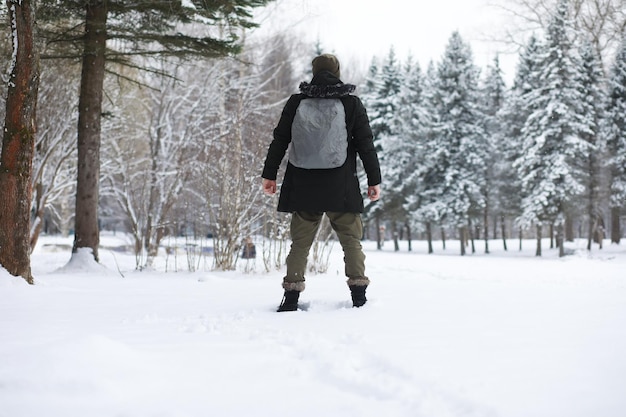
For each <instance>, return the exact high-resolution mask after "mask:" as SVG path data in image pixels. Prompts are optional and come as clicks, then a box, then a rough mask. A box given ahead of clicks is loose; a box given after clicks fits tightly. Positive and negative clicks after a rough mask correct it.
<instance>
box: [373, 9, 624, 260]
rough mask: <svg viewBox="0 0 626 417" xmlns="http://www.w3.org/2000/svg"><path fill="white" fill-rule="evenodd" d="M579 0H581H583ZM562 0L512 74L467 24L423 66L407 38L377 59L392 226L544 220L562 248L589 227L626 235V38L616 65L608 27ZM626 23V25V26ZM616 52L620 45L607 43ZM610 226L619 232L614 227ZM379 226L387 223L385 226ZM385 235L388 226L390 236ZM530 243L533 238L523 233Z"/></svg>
mask: <svg viewBox="0 0 626 417" xmlns="http://www.w3.org/2000/svg"><path fill="white" fill-rule="evenodd" d="M576 4H577V3H576ZM571 12H572V2H570V1H567V0H560V1H558V3H557V4H556V6H555V8H554V9H553V10H552V13H551V16H552V17H551V19H550V20H549V22H547V27H546V28H545V30H543V31H542V32H541V34H540V35H532V36H530V38H529V39H528V41H527V42H526V44H525V45H524V47H523V49H522V51H521V53H520V55H519V63H518V66H517V71H516V74H515V79H514V82H513V85H512V86H511V87H510V88H507V87H506V84H505V82H504V81H503V76H502V71H501V69H500V66H499V62H498V58H497V57H496V58H495V59H494V61H493V64H492V65H490V66H489V68H487V71H485V73H484V74H481V71H480V70H479V68H477V66H476V65H475V64H474V63H473V57H472V52H471V49H470V47H469V45H468V44H467V43H465V42H464V41H463V39H462V38H461V36H460V35H459V33H456V32H455V33H453V34H452V36H451V38H450V40H449V43H448V45H447V47H446V50H445V53H444V55H443V57H442V59H441V60H440V61H439V62H438V63H436V64H435V63H429V65H428V67H427V68H426V70H422V68H421V67H420V65H419V64H418V63H417V62H413V60H411V59H410V58H409V59H408V60H407V61H406V62H405V63H400V62H399V61H398V59H397V57H396V55H395V52H394V50H393V48H392V49H391V50H390V52H389V54H388V56H386V57H385V58H384V59H379V58H378V57H375V58H374V60H373V61H372V65H371V67H370V70H369V73H368V76H367V82H366V88H367V91H366V94H365V95H364V100H365V103H366V106H367V108H368V112H369V115H370V119H371V124H372V128H373V131H374V135H375V142H376V143H377V144H378V147H379V149H380V156H381V160H382V166H383V178H384V182H385V183H384V189H385V196H384V198H383V199H382V201H381V202H380V203H376V204H372V205H370V206H369V207H368V211H367V216H368V219H369V220H370V221H373V222H375V224H377V225H378V226H380V225H381V224H386V225H387V226H390V227H389V228H388V229H387V230H389V229H390V230H391V232H392V236H393V237H394V239H396V243H395V244H396V249H397V248H398V244H397V238H398V236H400V235H401V234H402V233H404V232H407V233H409V236H410V232H411V231H413V232H420V233H423V234H424V235H425V237H426V239H427V240H428V242H429V252H432V251H433V247H432V239H433V234H434V233H438V234H439V236H440V237H441V238H442V239H444V242H445V236H446V232H448V234H450V235H455V236H456V237H458V238H459V240H460V242H461V254H465V253H466V247H469V246H471V251H472V252H474V251H475V250H476V248H475V241H476V240H478V239H482V240H484V251H485V252H489V239H494V238H496V237H497V236H498V235H499V236H500V237H501V238H502V239H503V243H504V247H505V249H506V248H507V242H506V239H507V237H510V236H512V235H514V234H516V235H519V236H520V237H521V236H523V235H525V234H526V233H527V232H526V231H527V230H529V229H532V230H535V231H536V237H537V252H536V253H537V255H541V250H542V248H541V238H542V237H544V236H546V235H547V236H550V237H554V242H555V243H554V244H556V246H557V247H558V248H559V253H560V254H561V255H563V254H564V245H563V241H564V240H566V239H567V240H571V239H573V238H574V235H575V229H578V230H579V231H580V232H581V233H582V234H583V235H584V236H585V237H586V238H587V240H588V245H587V247H588V249H591V246H592V242H593V241H596V242H598V243H599V244H600V245H601V244H602V239H603V238H604V235H605V233H608V235H609V236H610V239H611V242H613V243H619V242H620V239H621V235H622V230H621V221H622V218H621V217H622V216H623V213H624V208H625V207H626V39H625V40H624V41H623V42H622V44H621V45H620V46H619V48H618V50H617V51H611V52H612V54H608V51H607V56H611V57H612V58H611V59H612V63H611V65H609V66H608V67H609V69H608V70H607V71H606V73H605V71H603V57H602V56H601V55H599V48H598V39H599V37H596V38H595V39H594V38H591V37H589V36H588V35H589V32H588V31H585V30H583V29H581V27H580V25H576V24H575V21H574V20H573V19H572V16H571ZM622 29H623V28H622ZM604 59H607V58H606V57H604ZM605 229H607V230H606V232H605ZM376 230H377V231H378V230H381V228H380V227H376ZM379 241H380V239H379ZM520 244H521V240H520Z"/></svg>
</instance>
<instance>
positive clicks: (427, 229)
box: [426, 222, 433, 253]
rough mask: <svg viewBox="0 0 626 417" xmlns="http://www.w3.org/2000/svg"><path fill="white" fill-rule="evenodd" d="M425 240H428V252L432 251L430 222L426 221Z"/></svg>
mask: <svg viewBox="0 0 626 417" xmlns="http://www.w3.org/2000/svg"><path fill="white" fill-rule="evenodd" d="M426 240H428V253H433V232H432V226H431V224H430V222H427V223H426Z"/></svg>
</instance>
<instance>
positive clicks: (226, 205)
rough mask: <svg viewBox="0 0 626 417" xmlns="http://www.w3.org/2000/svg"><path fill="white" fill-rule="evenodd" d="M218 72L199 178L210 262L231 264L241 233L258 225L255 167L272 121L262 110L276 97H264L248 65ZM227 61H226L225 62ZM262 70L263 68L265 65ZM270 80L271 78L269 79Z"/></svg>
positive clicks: (231, 266)
mask: <svg viewBox="0 0 626 417" xmlns="http://www.w3.org/2000/svg"><path fill="white" fill-rule="evenodd" d="M226 64H227V63H225V62H222V63H221V65H223V70H224V73H225V74H226V76H225V77H223V78H221V81H220V86H219V91H221V92H222V93H223V94H222V96H221V98H220V101H219V102H218V106H219V107H218V113H217V115H216V116H217V118H218V120H217V121H216V123H213V125H214V126H217V130H216V131H215V134H214V136H213V137H212V138H210V140H209V141H208V142H207V143H206V151H205V153H206V155H207V156H208V157H209V158H210V159H208V163H207V164H206V165H204V171H203V174H202V178H203V179H204V180H205V182H204V187H203V190H204V193H205V194H204V196H205V198H206V201H207V204H208V214H209V219H210V222H211V226H212V231H213V246H214V257H215V258H214V261H215V267H216V268H218V269H222V270H231V269H234V268H235V264H236V261H237V257H238V256H237V255H238V250H239V248H240V246H241V242H242V241H243V239H244V238H245V237H246V236H248V235H251V234H254V233H255V232H256V231H258V230H259V229H260V226H261V224H260V221H261V218H262V213H263V211H262V203H261V202H260V199H261V187H260V185H259V179H258V178H259V177H258V175H259V174H258V173H259V172H260V171H259V170H260V166H261V164H262V161H261V160H260V158H259V156H260V155H263V153H264V148H265V143H266V138H267V137H268V136H269V134H270V132H271V129H272V127H273V125H272V123H273V122H274V120H273V119H269V120H268V117H267V115H268V112H269V111H271V110H272V109H274V111H276V109H277V105H276V103H273V104H272V103H267V99H266V93H265V91H266V88H267V83H268V82H269V81H265V82H262V81H261V77H259V73H258V72H257V71H254V67H252V66H248V65H245V64H237V65H234V67H233V69H232V70H231V71H230V72H227V68H226ZM228 64H232V63H228ZM266 70H267V69H266ZM269 80H271V78H270V79H269Z"/></svg>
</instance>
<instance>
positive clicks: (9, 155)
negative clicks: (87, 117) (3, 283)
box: [0, 0, 39, 284]
mask: <svg viewBox="0 0 626 417" xmlns="http://www.w3.org/2000/svg"><path fill="white" fill-rule="evenodd" d="M7 8H8V10H9V21H10V22H11V33H12V39H11V41H12V45H13V54H12V62H11V70H10V74H9V86H8V91H7V100H6V114H5V122H4V134H3V136H2V153H1V155H0V190H2V191H1V192H2V198H1V199H0V265H1V266H3V267H4V268H5V269H6V270H7V271H8V272H9V273H10V274H12V275H15V276H21V277H22V278H24V279H25V280H26V281H27V282H28V283H29V284H33V283H34V280H33V276H32V272H31V268H30V240H29V236H30V204H31V200H32V186H31V178H32V163H33V155H34V150H35V133H36V130H37V129H36V107H37V93H38V89H39V52H38V50H37V47H36V45H35V6H34V4H33V2H31V1H30V0H20V1H17V0H7Z"/></svg>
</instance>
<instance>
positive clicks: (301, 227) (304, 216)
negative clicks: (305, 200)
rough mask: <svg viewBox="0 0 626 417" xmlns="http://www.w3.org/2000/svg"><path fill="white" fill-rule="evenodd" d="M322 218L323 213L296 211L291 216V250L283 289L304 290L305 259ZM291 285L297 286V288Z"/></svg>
mask: <svg viewBox="0 0 626 417" xmlns="http://www.w3.org/2000/svg"><path fill="white" fill-rule="evenodd" d="M322 216H323V213H314V212H313V213H311V212H303V211H297V212H295V213H293V215H292V216H291V228H290V231H291V249H290V250H289V255H287V275H286V276H285V279H284V284H283V286H284V287H285V289H288V288H287V287H289V289H292V287H293V289H298V290H299V291H302V290H304V272H305V271H306V264H307V258H308V256H309V250H310V249H311V245H312V244H313V239H315V233H316V232H317V228H318V227H319V225H320V222H321V220H322ZM293 284H297V285H295V287H297V288H295V287H294V285H293Z"/></svg>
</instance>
